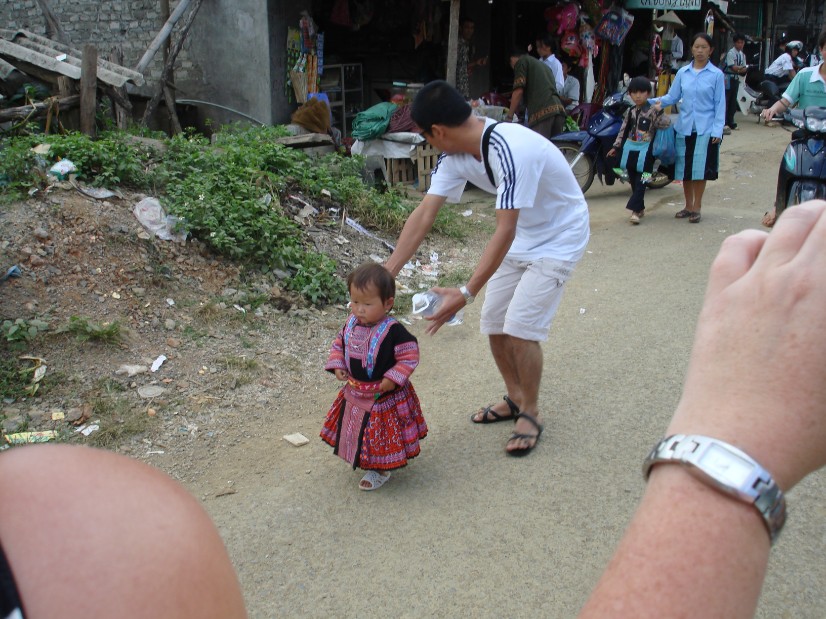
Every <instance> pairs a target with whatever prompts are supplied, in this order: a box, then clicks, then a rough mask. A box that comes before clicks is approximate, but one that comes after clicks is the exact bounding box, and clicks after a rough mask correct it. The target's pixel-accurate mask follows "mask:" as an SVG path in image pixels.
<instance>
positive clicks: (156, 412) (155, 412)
mask: <svg viewBox="0 0 826 619" xmlns="http://www.w3.org/2000/svg"><path fill="white" fill-rule="evenodd" d="M146 414H147V415H149V416H150V417H154V416H155V415H157V414H158V411H156V410H155V409H154V408H148V409H146Z"/></svg>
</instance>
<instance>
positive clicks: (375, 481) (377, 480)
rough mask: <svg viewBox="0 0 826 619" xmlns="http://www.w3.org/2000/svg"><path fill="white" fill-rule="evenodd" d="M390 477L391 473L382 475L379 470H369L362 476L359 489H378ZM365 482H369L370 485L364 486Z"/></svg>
mask: <svg viewBox="0 0 826 619" xmlns="http://www.w3.org/2000/svg"><path fill="white" fill-rule="evenodd" d="M388 479H390V473H388V474H387V475H382V474H381V473H379V472H378V471H367V474H366V475H365V476H364V477H362V478H361V481H360V482H359V490H367V491H370V490H378V489H379V488H381V487H382V486H383V485H384V484H385V483H386V482H387V480H388ZM363 483H367V484H369V485H366V486H362V484H363Z"/></svg>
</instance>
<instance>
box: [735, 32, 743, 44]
mask: <svg viewBox="0 0 826 619" xmlns="http://www.w3.org/2000/svg"><path fill="white" fill-rule="evenodd" d="M731 40H732V41H733V42H734V43H737V41H745V40H746V35H745V34H743V33H741V32H735V33H734V36H733V37H731Z"/></svg>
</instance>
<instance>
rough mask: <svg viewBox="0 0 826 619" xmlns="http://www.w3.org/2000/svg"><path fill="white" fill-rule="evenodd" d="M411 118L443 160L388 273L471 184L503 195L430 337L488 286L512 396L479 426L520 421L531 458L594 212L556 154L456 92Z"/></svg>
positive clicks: (425, 95)
mask: <svg viewBox="0 0 826 619" xmlns="http://www.w3.org/2000/svg"><path fill="white" fill-rule="evenodd" d="M411 116H412V118H413V120H414V121H415V122H416V124H417V125H419V127H420V128H421V129H422V130H423V131H422V135H423V136H425V137H426V138H427V141H428V142H429V143H430V144H431V145H432V146H434V147H435V148H437V149H439V150H441V151H442V153H443V154H442V155H441V156H440V158H439V161H438V163H437V165H436V167H435V168H434V169H433V172H432V175H431V185H430V189H429V190H428V193H427V195H426V196H425V197H424V198H423V199H422V201H421V202H420V203H419V206H418V207H416V209H415V210H414V211H413V213H411V215H410V217H409V218H408V219H407V223H406V224H405V226H404V229H403V230H402V233H401V235H400V236H399V240H398V243H397V245H396V249H395V251H394V252H393V255H391V256H390V258H389V259H388V260H387V263H386V267H387V269H388V270H389V271H390V272H391V273H393V274H394V275H396V274H397V273H398V272H399V271H400V270H401V268H402V267H403V266H404V265H405V264H406V263H407V261H408V260H410V258H412V256H413V254H414V253H415V252H416V250H417V249H418V247H419V245H420V244H421V242H422V240H423V239H424V237H425V235H427V233H428V232H429V231H430V229H431V227H432V226H433V222H434V221H435V219H436V216H437V215H438V213H439V210H440V209H441V208H442V206H443V205H444V204H445V202H446V201H447V200H450V201H451V202H458V201H459V199H460V198H461V195H462V192H463V190H464V188H465V185H466V184H467V182H471V183H473V184H474V185H475V186H476V187H479V188H480V189H483V190H484V191H487V192H489V193H493V194H496V208H495V212H496V230H495V231H494V233H493V236H492V237H491V239H490V241H488V244H487V245H486V247H485V250H484V252H483V253H482V256H481V258H480V260H479V263H478V265H477V266H476V269H475V270H474V272H473V275H472V276H471V277H470V279H469V280H468V282H467V284H465V285H464V286H462V287H460V288H436V289H435V290H436V292H437V293H439V294H440V295H442V297H443V301H442V303H441V305H440V306H439V311H438V312H437V313H436V314H435V315H434V316H433V317H432V318H431V320H432V322H431V324H430V325H429V326H428V327H427V332H428V333H430V334H433V333H435V332H436V331H438V330H439V328H440V327H441V326H442V325H443V324H444V323H445V322H446V321H447V320H448V319H449V318H450V317H451V316H452V315H453V314H454V313H455V312H457V311H459V310H460V309H461V308H462V307H464V306H465V305H466V304H467V303H471V302H473V299H474V297H475V296H476V295H477V294H478V293H479V292H480V291H481V290H482V287H483V286H485V284H487V289H486V293H485V303H484V305H483V306H482V315H481V321H480V331H481V332H482V334H484V335H487V336H488V338H489V341H490V347H491V352H492V353H493V358H494V360H495V362H496V365H497V368H498V369H499V373H500V374H501V375H502V378H503V380H504V382H505V388H506V389H507V395H506V396H505V398H504V399H503V400H504V402H498V403H496V404H493V405H491V406H488V407H485V408H482V409H481V410H479V411H478V412H477V413H475V414H474V415H473V416H472V417H471V420H472V421H473V422H474V423H493V422H496V421H506V420H507V421H512V420H515V421H516V426H515V427H514V433H513V434H512V435H511V437H510V438H509V439H508V443H507V446H506V448H505V449H506V452H507V453H508V455H512V456H523V455H526V454H527V453H529V452H530V451H531V450H532V449H533V448H534V447H535V446H536V443H537V441H538V440H539V436H540V434H541V433H542V425H541V423H540V419H539V404H538V398H539V384H540V381H541V379H542V349H541V346H540V343H541V342H543V341H544V340H546V339H547V337H548V332H549V330H550V327H551V322H552V320H553V317H554V314H555V313H556V310H557V308H558V307H559V303H560V300H561V297H562V291H563V290H564V288H565V282H566V281H567V280H568V278H569V277H570V276H571V274H572V272H573V269H574V267H575V266H576V263H577V261H578V260H579V259H580V258H581V257H582V255H583V253H584V252H585V246H586V245H587V243H588V237H589V234H590V232H589V224H588V205H587V204H586V202H585V198H584V197H583V195H582V191H581V190H580V188H579V185H578V183H577V181H576V179H575V178H574V175H573V173H572V172H571V169H570V167H569V166H568V163H567V161H566V160H565V157H564V156H563V155H562V153H560V151H559V150H558V149H557V148H556V146H554V145H553V144H552V143H551V142H550V141H548V140H547V139H546V138H544V137H542V136H541V135H539V134H538V133H536V132H534V131H531V130H530V129H528V128H526V127H523V126H521V125H518V124H515V123H498V124H497V123H494V121H492V120H490V119H487V118H480V117H478V116H474V115H473V114H472V113H471V108H470V106H469V105H468V104H467V103H466V102H465V100H464V99H463V98H462V95H461V94H460V93H459V92H458V91H457V90H456V89H455V88H453V87H452V86H450V85H449V84H448V83H447V82H443V81H434V82H430V83H429V84H427V85H426V86H425V87H424V88H422V90H421V91H419V94H417V95H416V99H415V100H414V101H413V106H412V109H411Z"/></svg>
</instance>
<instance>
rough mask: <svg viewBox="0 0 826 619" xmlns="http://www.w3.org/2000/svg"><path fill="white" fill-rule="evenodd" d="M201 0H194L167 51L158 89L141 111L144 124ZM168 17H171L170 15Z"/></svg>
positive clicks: (149, 116)
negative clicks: (175, 39)
mask: <svg viewBox="0 0 826 619" xmlns="http://www.w3.org/2000/svg"><path fill="white" fill-rule="evenodd" d="M183 1H184V0H181V3H183ZM202 1H203V0H195V4H193V5H192V10H191V11H190V12H189V14H188V15H187V16H186V19H185V20H184V22H183V24H182V25H181V31H180V33H178V40H177V41H175V44H174V45H173V46H172V49H171V50H170V51H169V58H168V59H167V61H166V64H165V65H164V68H163V72H162V73H161V83H160V84H159V86H158V91H157V92H156V93H155V95H154V96H153V97H152V99H150V100H149V103H147V104H146V109H145V110H144V112H143V121H142V122H143V124H144V125H147V126H148V125H149V119H150V118H152V114H154V113H155V109H156V108H157V107H158V103H160V101H161V97H164V95H165V93H164V90H165V89H166V87H167V80H168V79H169V76H170V75H171V74H172V67H173V66H174V64H175V59H176V58H177V57H178V54H179V53H180V51H181V48H182V47H183V46H184V41H185V40H186V35H187V33H188V32H189V28H190V27H191V26H192V22H193V21H195V16H196V15H197V14H198V10H199V9H200V8H201V2H202ZM170 19H172V18H171V17H170ZM170 98H171V97H170ZM173 109H174V108H173Z"/></svg>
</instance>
